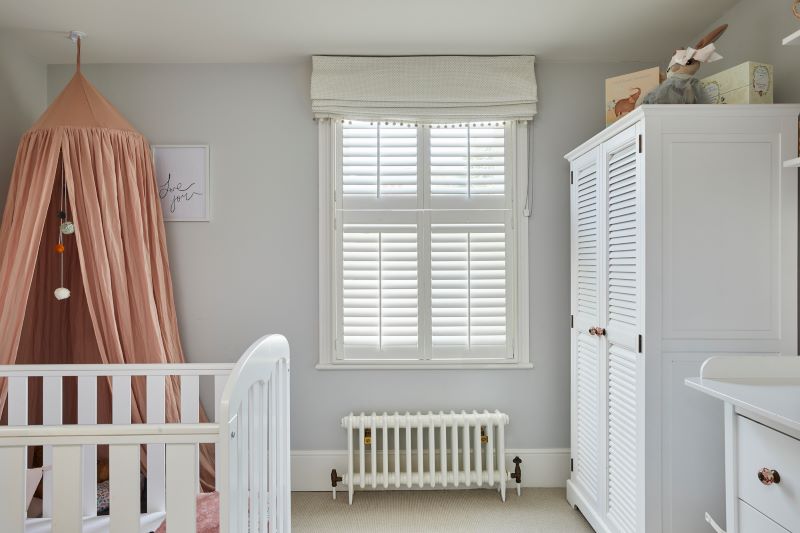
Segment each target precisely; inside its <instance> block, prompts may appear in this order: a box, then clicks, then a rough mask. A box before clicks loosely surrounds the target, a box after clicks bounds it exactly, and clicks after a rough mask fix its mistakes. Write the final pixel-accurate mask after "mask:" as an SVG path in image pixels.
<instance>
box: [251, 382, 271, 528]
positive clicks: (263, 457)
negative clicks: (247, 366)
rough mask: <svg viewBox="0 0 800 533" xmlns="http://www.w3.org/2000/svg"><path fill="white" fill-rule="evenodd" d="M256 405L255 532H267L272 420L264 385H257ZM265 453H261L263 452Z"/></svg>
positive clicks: (266, 388)
mask: <svg viewBox="0 0 800 533" xmlns="http://www.w3.org/2000/svg"><path fill="white" fill-rule="evenodd" d="M256 390H257V399H256V402H257V405H258V416H257V420H258V425H259V428H258V441H257V442H256V448H255V456H256V462H257V465H256V475H257V476H258V482H257V483H258V484H257V485H256V486H257V487H258V493H257V495H256V498H257V499H256V502H257V506H258V529H257V530H256V531H257V532H262V531H263V532H264V533H266V532H268V531H269V522H268V516H267V515H268V513H267V509H269V508H270V507H269V505H270V504H269V501H268V499H267V495H268V494H269V478H270V470H269V468H270V466H271V465H270V464H269V462H270V460H269V458H270V455H272V452H271V451H270V449H269V435H270V434H269V424H270V420H272V419H273V414H272V411H271V409H272V402H270V401H269V389H268V385H267V384H266V383H259V384H257V389H256ZM265 449H266V450H267V453H266V454H265V453H263V450H265Z"/></svg>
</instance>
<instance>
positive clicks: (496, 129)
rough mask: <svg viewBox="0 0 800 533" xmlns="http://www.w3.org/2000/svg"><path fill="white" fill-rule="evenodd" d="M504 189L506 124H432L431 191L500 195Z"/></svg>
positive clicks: (436, 193)
mask: <svg viewBox="0 0 800 533" xmlns="http://www.w3.org/2000/svg"><path fill="white" fill-rule="evenodd" d="M504 192H505V128H504V127H503V126H489V125H485V126H462V127H456V126H448V127H446V128H445V127H433V128H431V194H433V195H448V194H449V195H462V196H475V195H489V194H492V195H502V194H503V193H504Z"/></svg>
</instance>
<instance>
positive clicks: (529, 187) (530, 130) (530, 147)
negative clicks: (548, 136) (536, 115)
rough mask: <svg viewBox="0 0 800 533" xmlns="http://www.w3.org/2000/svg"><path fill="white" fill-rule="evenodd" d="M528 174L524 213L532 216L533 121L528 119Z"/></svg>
mask: <svg viewBox="0 0 800 533" xmlns="http://www.w3.org/2000/svg"><path fill="white" fill-rule="evenodd" d="M527 149H528V169H527V170H528V175H527V176H526V185H527V187H526V189H525V208H524V209H523V210H522V214H523V215H525V216H526V217H530V216H531V214H532V213H533V121H532V120H530V121H528V147H527Z"/></svg>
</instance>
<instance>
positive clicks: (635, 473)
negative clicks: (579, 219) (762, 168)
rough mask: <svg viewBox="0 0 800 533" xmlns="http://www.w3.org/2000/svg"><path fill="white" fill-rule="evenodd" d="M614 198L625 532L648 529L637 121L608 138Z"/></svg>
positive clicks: (615, 433)
mask: <svg viewBox="0 0 800 533" xmlns="http://www.w3.org/2000/svg"><path fill="white" fill-rule="evenodd" d="M603 155H604V164H605V168H604V170H605V177H606V179H605V183H606V187H605V191H604V192H605V203H606V228H605V232H606V242H605V251H606V264H605V269H604V270H605V272H606V280H605V283H603V285H604V289H605V291H604V292H605V295H604V296H605V297H604V298H603V302H604V305H605V309H604V310H603V311H602V314H603V315H605V316H606V325H605V329H606V332H605V333H606V335H605V340H604V341H603V353H604V356H605V357H604V359H605V365H604V366H605V374H606V383H605V393H606V401H607V419H606V428H607V442H606V452H607V457H606V459H607V465H606V466H607V475H608V478H607V483H608V485H607V501H606V505H607V516H608V522H609V524H611V525H612V526H613V528H614V530H616V531H619V532H620V533H633V532H638V531H644V522H643V520H644V513H643V507H644V499H643V497H642V495H643V484H644V461H643V458H644V448H643V445H642V442H643V430H644V427H643V422H644V420H643V406H644V401H643V398H644V396H643V393H644V356H643V354H641V353H639V351H640V346H639V344H640V341H639V332H640V328H641V326H642V324H641V316H642V315H641V313H642V288H643V283H642V282H643V279H644V277H643V275H642V271H641V265H642V254H641V235H642V223H643V217H642V216H641V197H642V196H641V194H642V187H641V172H640V168H641V163H640V159H641V158H640V155H639V150H638V134H637V131H636V129H635V128H631V129H629V130H627V131H625V132H623V133H621V134H619V135H618V136H616V137H615V138H614V139H612V140H611V141H609V142H607V143H606V144H605V145H604V154H603Z"/></svg>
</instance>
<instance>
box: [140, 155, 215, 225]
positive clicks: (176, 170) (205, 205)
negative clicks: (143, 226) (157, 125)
mask: <svg viewBox="0 0 800 533" xmlns="http://www.w3.org/2000/svg"><path fill="white" fill-rule="evenodd" d="M150 150H151V152H152V154H153V167H154V170H155V175H156V186H157V190H158V197H159V199H160V200H161V211H162V213H163V217H164V222H210V221H211V179H210V168H211V165H210V149H209V146H208V145H207V144H154V145H151V147H150Z"/></svg>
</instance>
